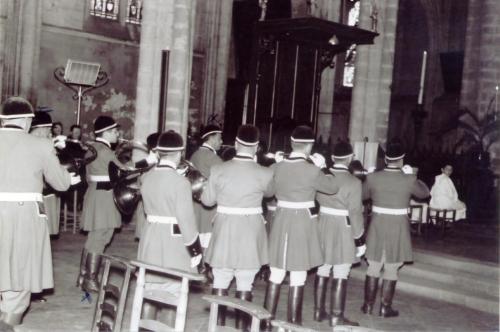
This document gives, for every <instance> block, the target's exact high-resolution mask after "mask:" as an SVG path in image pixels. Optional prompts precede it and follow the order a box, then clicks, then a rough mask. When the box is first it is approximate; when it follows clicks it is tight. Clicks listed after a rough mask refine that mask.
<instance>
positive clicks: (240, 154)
mask: <svg viewBox="0 0 500 332" xmlns="http://www.w3.org/2000/svg"><path fill="white" fill-rule="evenodd" d="M254 158H255V157H254V156H252V155H251V154H249V153H244V152H238V153H237V154H236V156H234V158H233V159H234V160H240V161H255V159H254Z"/></svg>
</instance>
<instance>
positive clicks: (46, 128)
mask: <svg viewBox="0 0 500 332" xmlns="http://www.w3.org/2000/svg"><path fill="white" fill-rule="evenodd" d="M51 128H52V118H51V116H50V114H48V113H47V112H40V111H37V112H35V117H34V118H33V121H32V122H31V129H30V134H32V135H34V136H36V137H40V138H42V139H47V140H50V142H52V140H51ZM43 205H44V207H45V213H46V214H47V221H48V225H49V234H50V235H57V234H59V223H60V219H61V213H60V212H61V198H60V197H59V196H58V195H57V193H56V191H55V190H54V189H53V188H52V187H51V186H49V185H47V183H44V188H43Z"/></svg>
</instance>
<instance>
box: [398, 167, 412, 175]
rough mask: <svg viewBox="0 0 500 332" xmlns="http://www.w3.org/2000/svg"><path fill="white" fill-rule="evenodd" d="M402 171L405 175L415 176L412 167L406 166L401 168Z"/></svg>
mask: <svg viewBox="0 0 500 332" xmlns="http://www.w3.org/2000/svg"><path fill="white" fill-rule="evenodd" d="M401 170H402V171H403V173H405V174H413V168H412V167H411V166H410V165H404V166H403V167H401Z"/></svg>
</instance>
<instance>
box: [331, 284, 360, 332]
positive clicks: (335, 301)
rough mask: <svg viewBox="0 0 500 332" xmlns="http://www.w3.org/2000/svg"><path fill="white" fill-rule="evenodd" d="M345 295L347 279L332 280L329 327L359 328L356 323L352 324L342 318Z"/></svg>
mask: <svg viewBox="0 0 500 332" xmlns="http://www.w3.org/2000/svg"><path fill="white" fill-rule="evenodd" d="M346 295H347V279H333V280H332V293H331V300H332V301H331V307H330V312H331V318H330V326H337V325H351V326H359V324H358V323H357V322H352V321H350V320H349V319H347V318H345V317H344V311H345V299H346Z"/></svg>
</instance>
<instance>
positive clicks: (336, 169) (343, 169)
mask: <svg viewBox="0 0 500 332" xmlns="http://www.w3.org/2000/svg"><path fill="white" fill-rule="evenodd" d="M330 171H332V172H349V168H348V167H347V166H346V165H344V164H334V165H333V167H332V168H330Z"/></svg>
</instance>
